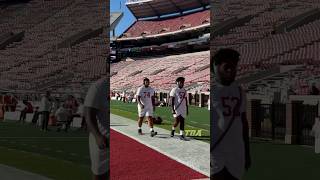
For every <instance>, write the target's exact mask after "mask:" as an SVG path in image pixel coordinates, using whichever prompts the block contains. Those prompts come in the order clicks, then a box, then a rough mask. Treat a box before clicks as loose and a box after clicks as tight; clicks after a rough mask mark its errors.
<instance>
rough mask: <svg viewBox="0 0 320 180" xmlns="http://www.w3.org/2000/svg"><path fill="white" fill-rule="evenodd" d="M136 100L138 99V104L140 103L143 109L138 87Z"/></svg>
mask: <svg viewBox="0 0 320 180" xmlns="http://www.w3.org/2000/svg"><path fill="white" fill-rule="evenodd" d="M137 101H138V104H139V105H140V107H141V108H142V109H143V108H144V105H143V104H142V102H141V90H140V88H139V89H138V92H137Z"/></svg>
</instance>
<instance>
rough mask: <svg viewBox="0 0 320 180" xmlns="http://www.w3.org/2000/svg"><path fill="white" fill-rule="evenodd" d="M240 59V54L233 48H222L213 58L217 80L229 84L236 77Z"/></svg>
mask: <svg viewBox="0 0 320 180" xmlns="http://www.w3.org/2000/svg"><path fill="white" fill-rule="evenodd" d="M239 60H240V54H239V53H238V52H237V51H236V50H233V49H229V48H226V49H220V50H218V51H217V52H216V53H215V54H214V56H213V57H212V58H211V64H212V65H213V67H212V68H211V69H212V70H213V73H214V76H215V78H216V80H217V81H218V82H219V83H221V84H223V85H226V86H229V85H230V84H231V83H232V82H233V81H234V80H235V78H236V75H237V65H238V62H239Z"/></svg>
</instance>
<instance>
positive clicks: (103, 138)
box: [84, 78, 110, 180]
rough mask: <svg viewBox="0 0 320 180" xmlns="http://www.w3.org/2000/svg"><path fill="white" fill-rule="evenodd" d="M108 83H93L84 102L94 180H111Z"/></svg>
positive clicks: (103, 81) (99, 81)
mask: <svg viewBox="0 0 320 180" xmlns="http://www.w3.org/2000/svg"><path fill="white" fill-rule="evenodd" d="M107 88H108V81H107V79H106V78H102V79H100V80H98V81H97V82H95V83H93V84H92V85H91V87H90V88H89V90H88V93H87V95H86V98H85V101H84V113H85V120H86V121H87V127H88V130H89V152H90V159H91V171H92V173H93V179H95V180H102V179H103V180H104V179H109V172H110V169H109V166H108V164H109V158H108V156H107V155H108V154H109V150H110V148H109V137H110V131H109V124H110V122H109V118H108V109H109V107H108V100H107V96H108V94H107V92H108V91H107Z"/></svg>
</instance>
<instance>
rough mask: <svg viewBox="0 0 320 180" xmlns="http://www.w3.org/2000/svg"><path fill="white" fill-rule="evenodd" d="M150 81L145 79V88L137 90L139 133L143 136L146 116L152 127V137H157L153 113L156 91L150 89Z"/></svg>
mask: <svg viewBox="0 0 320 180" xmlns="http://www.w3.org/2000/svg"><path fill="white" fill-rule="evenodd" d="M149 84H150V80H149V79H148V78H144V79H143V86H141V87H139V88H138V90H137V94H136V96H137V101H138V116H139V119H138V133H139V134H140V135H142V129H141V126H142V123H143V119H144V117H145V116H146V117H147V118H148V124H149V127H150V136H151V137H153V136H155V135H157V132H155V131H154V130H153V118H152V116H153V111H154V110H155V99H154V93H155V92H154V90H153V88H151V87H149Z"/></svg>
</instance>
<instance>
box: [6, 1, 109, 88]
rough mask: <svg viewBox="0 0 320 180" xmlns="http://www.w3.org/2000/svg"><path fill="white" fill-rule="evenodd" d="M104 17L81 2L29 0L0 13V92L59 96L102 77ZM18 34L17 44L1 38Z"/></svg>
mask: <svg viewBox="0 0 320 180" xmlns="http://www.w3.org/2000/svg"><path fill="white" fill-rule="evenodd" d="M105 11H106V9H105V7H103V6H100V5H99V4H92V3H90V2H87V1H82V0H81V1H62V0H54V1H40V0H33V1H30V2H29V3H24V4H17V5H10V6H8V7H6V8H4V9H2V10H1V20H0V21H1V24H0V29H1V34H3V36H1V37H2V38H0V63H1V69H0V82H1V88H4V89H10V90H25V91H43V90H44V89H48V90H49V89H50V90H54V91H58V90H61V91H64V90H66V89H78V88H79V87H80V86H81V85H82V86H84V87H86V86H87V85H88V83H89V82H92V81H93V80H96V79H98V78H100V77H101V76H103V75H105V74H106V70H105V68H103V67H105V62H106V60H107V57H108V48H107V46H106V39H105V38H104V37H106V35H105V34H106V33H107V32H106V31H105V28H104V27H106V26H105V24H104V20H105V16H103V14H105V13H104V12H105ZM88 12H90V13H88ZM22 32H23V37H22V38H20V39H18V40H17V38H15V39H12V38H11V39H12V40H11V41H8V40H7V39H8V38H4V37H7V36H6V34H8V33H9V34H11V35H12V36H18V35H19V33H20V34H21V33H22ZM89 65H90V68H87V67H89ZM80 89H81V88H80ZM85 89H86V88H83V90H84V91H85Z"/></svg>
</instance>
